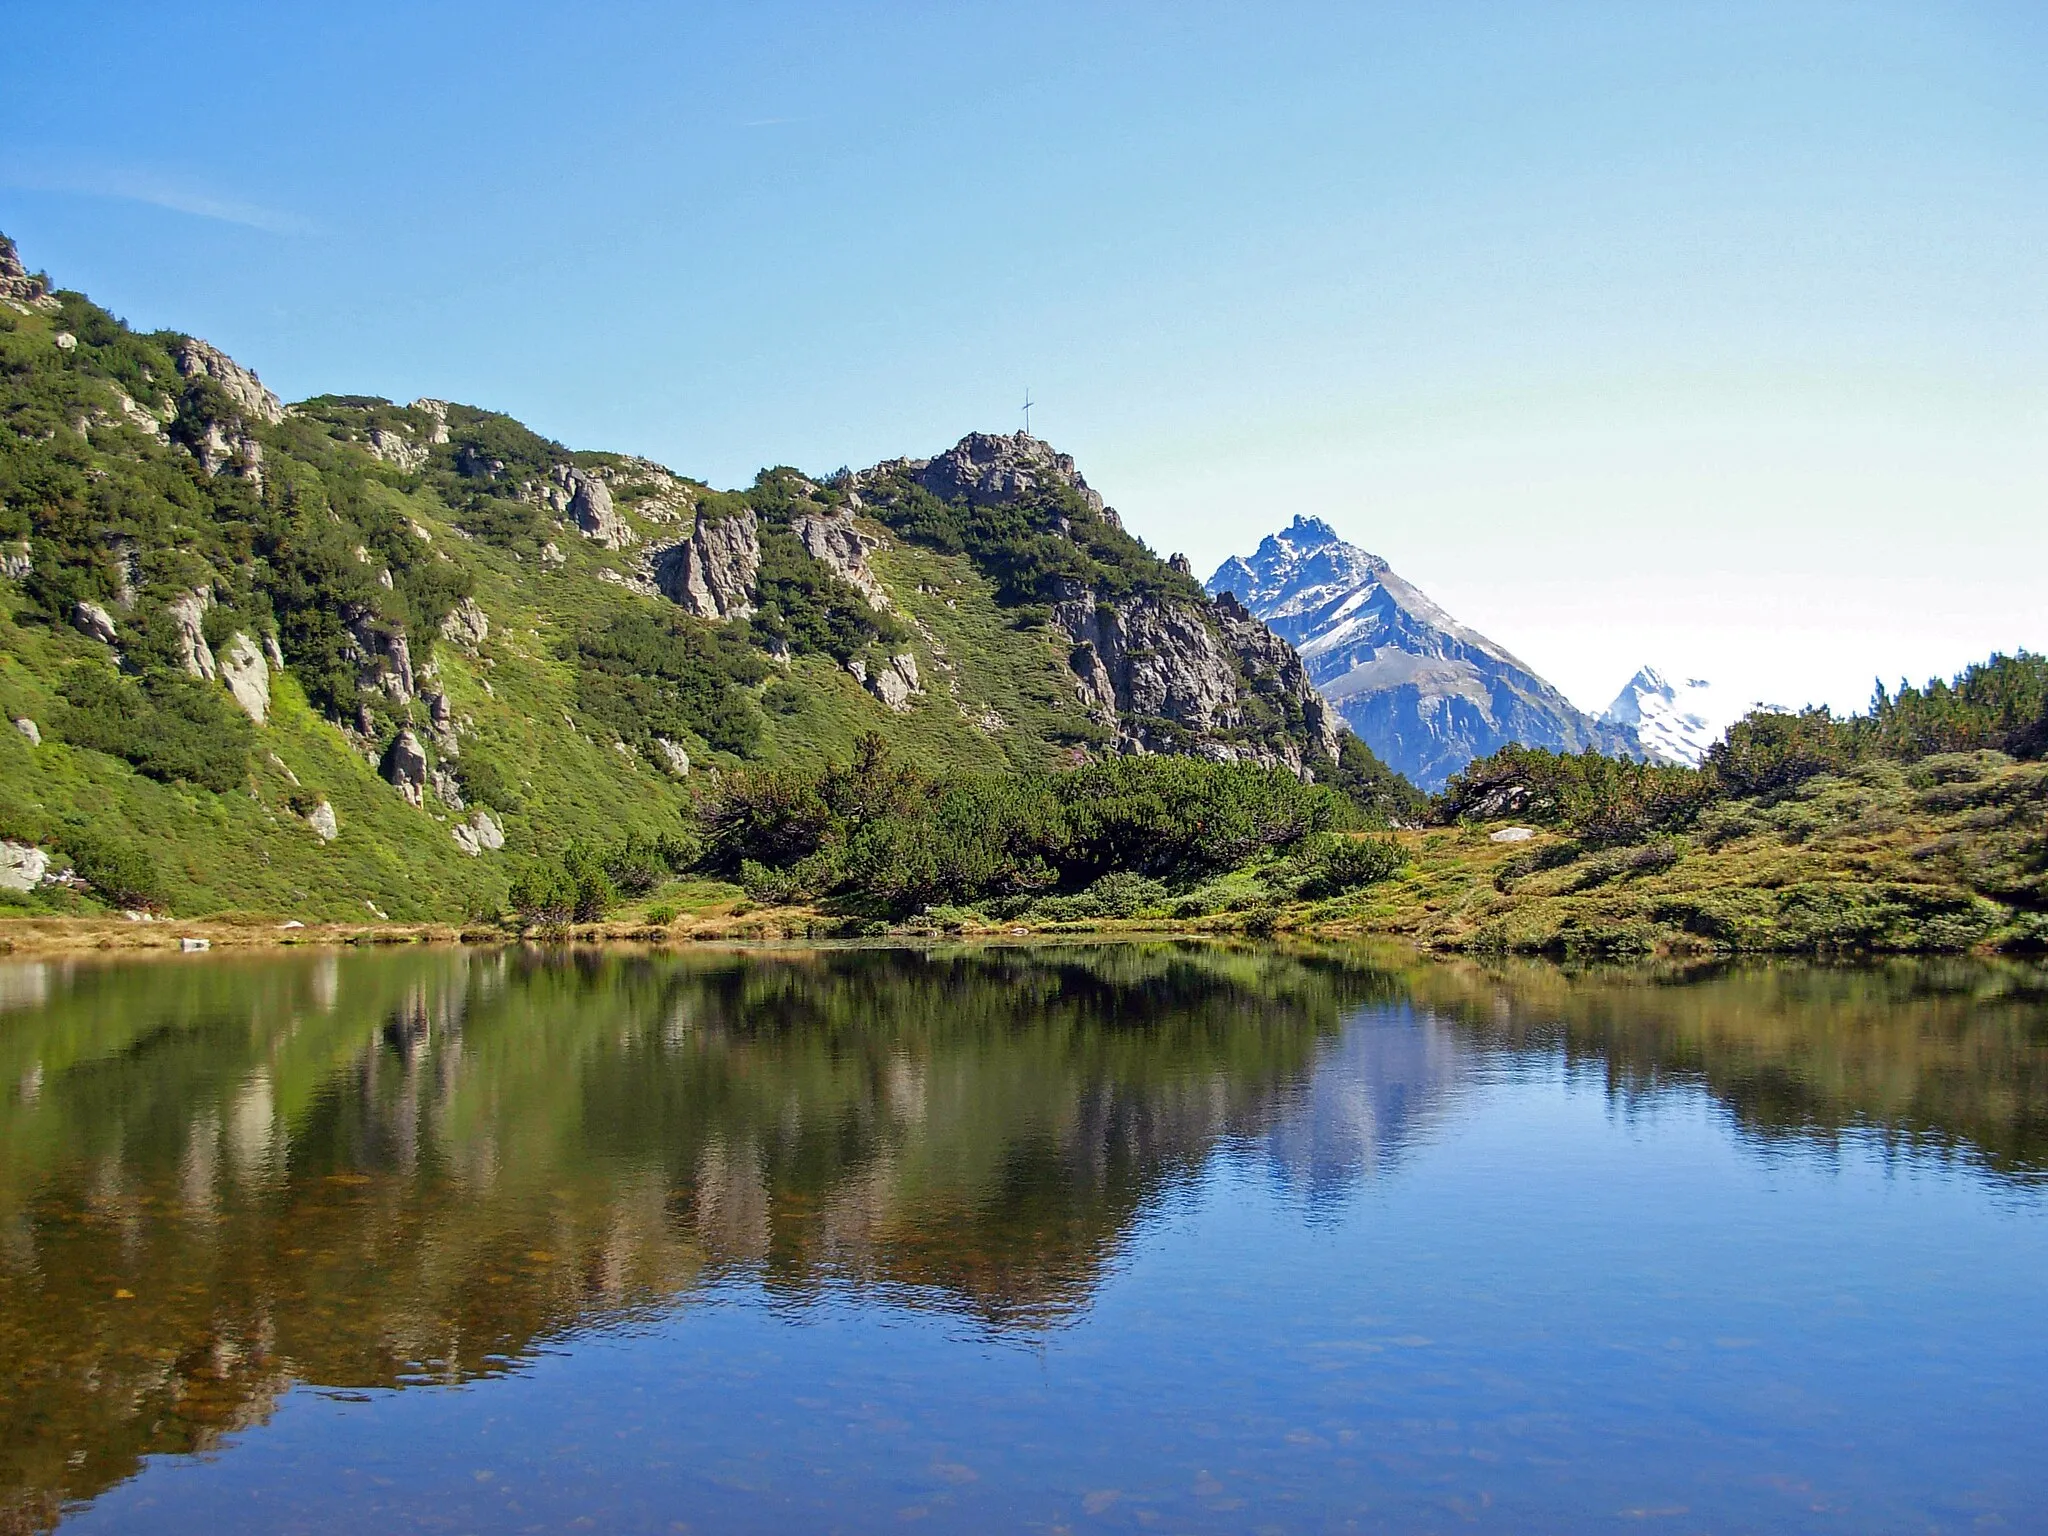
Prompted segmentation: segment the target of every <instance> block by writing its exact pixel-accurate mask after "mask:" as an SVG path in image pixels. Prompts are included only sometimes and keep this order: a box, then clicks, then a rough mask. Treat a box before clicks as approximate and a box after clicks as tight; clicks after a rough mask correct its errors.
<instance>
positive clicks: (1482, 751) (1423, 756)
mask: <svg viewBox="0 0 2048 1536" xmlns="http://www.w3.org/2000/svg"><path fill="white" fill-rule="evenodd" d="M1207 585H1208V589H1209V591H1210V592H1211V593H1215V594H1222V593H1226V592H1227V593H1231V594H1233V595H1234V596H1235V597H1236V598H1237V599H1238V600H1239V601H1240V602H1241V603H1242V605H1243V606H1244V607H1245V608H1246V609H1247V610H1248V611H1249V612H1250V613H1251V614H1252V615H1253V616H1254V617H1256V618H1258V619H1260V620H1262V621H1263V622H1264V623H1265V624H1266V625H1267V626H1268V627H1270V628H1271V629H1272V630H1273V632H1274V633H1276V634H1278V635H1279V636H1280V637H1281V638H1282V639H1283V640H1286V641H1287V642H1288V643H1289V644H1290V645H1292V646H1293V647H1294V648H1295V650H1296V651H1297V652H1298V653H1299V655H1300V657H1301V661H1302V664H1303V666H1304V667H1305V668H1306V669H1307V672H1308V676H1309V679H1310V680H1311V681H1312V682H1313V683H1314V684H1315V685H1316V687H1317V688H1318V689H1319V690H1321V692H1322V695H1323V697H1324V698H1326V699H1328V700H1329V702H1330V704H1331V705H1332V706H1333V707H1334V708H1335V709H1336V711H1337V713H1338V714H1339V715H1341V716H1342V717H1343V719H1344V721H1345V723H1346V724H1348V725H1349V726H1350V727H1351V729H1352V730H1354V731H1356V732H1357V733H1358V736H1359V739H1360V740H1362V741H1363V742H1364V743H1365V744H1366V745H1367V746H1368V747H1370V748H1372V750H1373V751H1374V752H1375V753H1377V754H1378V755H1379V756H1380V758H1381V759H1383V760H1384V761H1385V762H1386V763H1387V765H1388V766H1389V767H1391V768H1394V769H1395V770H1397V771H1398V772H1401V773H1403V774H1406V775H1407V776H1408V777H1409V778H1410V779H1412V780H1413V781H1414V782H1415V783H1417V784H1419V785H1421V786H1422V787H1423V788H1425V789H1438V788H1441V787H1442V786H1443V783H1444V781H1445V780H1446V779H1448V778H1449V777H1450V776H1451V775H1452V774H1454V773H1456V772H1457V771H1458V770H1459V769H1461V768H1463V767H1464V766H1465V764H1466V763H1468V762H1470V761H1471V760H1472V759H1473V758H1475V757H1484V756H1486V755H1487V754H1489V753H1491V752H1494V751H1496V750H1497V749H1499V748H1500V747H1502V746H1505V745H1507V744H1508V743H1509V742H1521V743H1523V744H1524V745H1527V746H1534V747H1548V748H1550V749H1552V750H1554V751H1560V752H1578V751H1582V750H1584V749H1585V748H1587V747H1589V746H1590V747H1597V748H1598V749H1600V750H1601V751H1604V752H1614V753H1625V754H1630V755H1633V754H1635V753H1636V751H1637V746H1636V742H1635V739H1634V737H1633V735H1632V734H1631V733H1630V732H1628V731H1626V730H1624V729H1622V728H1619V727H1616V726H1613V725H1608V724H1603V723H1602V722H1600V721H1597V720H1595V719H1593V718H1592V717H1591V716H1589V715H1587V714H1585V713H1584V712H1582V711H1581V710H1579V709H1577V708H1575V707H1574V706H1573V705H1572V703H1571V701H1570V700H1568V699H1567V698H1565V696H1564V695H1563V694H1562V693H1560V692H1559V691H1558V690H1557V689H1556V688H1554V687H1552V686H1551V685H1550V684H1549V683H1547V682H1545V681H1544V680H1543V679H1542V678H1540V677H1538V676H1537V675H1536V674H1535V673H1534V672H1532V671H1531V670H1530V669H1529V668H1528V667H1527V666H1526V665H1525V664H1523V663H1522V662H1521V661H1519V660H1517V659H1516V658H1515V657H1514V656H1512V655H1510V654H1509V653H1508V652H1507V651H1506V650H1505V649H1503V648H1502V647H1501V646H1499V645H1497V644H1495V643H1494V642H1493V641H1491V640H1489V639H1487V638H1486V636H1484V635H1482V634H1480V633H1479V632H1478V631H1477V630H1474V629H1470V628H1467V627H1466V626H1465V625H1463V624H1460V623H1459V622H1458V621H1457V620H1456V619H1454V618H1452V617H1451V616H1450V615H1449V614H1448V613H1446V612H1444V610H1443V609H1441V608H1439V607H1438V606H1437V605H1436V604H1435V603H1433V602H1431V601H1430V600H1429V599H1428V598H1427V597H1425V596H1423V594H1422V593H1420V592H1418V591H1417V590H1416V589H1415V588H1414V587H1412V586H1410V585H1409V584H1408V583H1407V582H1405V581H1403V580H1402V579H1401V578H1400V577H1399V576H1398V575H1396V574H1395V573H1394V571H1393V570H1392V569H1391V568H1390V567H1389V566H1388V564H1387V562H1386V561H1384V560H1382V559H1380V558H1379V556H1377V555H1372V554H1368V553H1367V552H1366V551H1364V550H1362V549H1360V548H1358V547H1357V546H1356V545H1352V544H1347V543H1345V542H1344V541H1343V540H1342V539H1340V538H1338V537H1337V534H1336V532H1335V530H1334V529H1332V528H1331V527H1330V525H1329V524H1328V523H1326V522H1323V521H1321V520H1320V519H1318V518H1311V517H1296V518H1295V519H1294V521H1293V522H1292V523H1291V524H1289V525H1288V527H1286V528H1285V529H1283V530H1282V531H1281V532H1279V533H1277V534H1274V535H1272V536H1271V537H1269V538H1267V539H1266V540H1264V541H1263V542H1262V543H1261V544H1260V545H1259V547H1258V550H1257V552H1256V553H1254V554H1253V555H1251V556H1250V557H1249V558H1239V557H1236V556H1233V557H1232V558H1230V559H1229V560H1226V561H1224V562H1223V564H1222V565H1221V566H1220V567H1218V569H1217V571H1216V574H1215V575H1213V576H1211V577H1210V578H1209V581H1208V584H1207Z"/></svg>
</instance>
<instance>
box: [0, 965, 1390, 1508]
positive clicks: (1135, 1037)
mask: <svg viewBox="0 0 2048 1536" xmlns="http://www.w3.org/2000/svg"><path fill="white" fill-rule="evenodd" d="M38 975H39V984H40V986H41V988H42V991H41V994H40V995H41V996H42V997H43V998H44V999H45V1001H43V1002H41V1003H40V1004H39V1005H37V1006H36V1007H35V1009H34V1011H32V1012H30V1013H27V1014H24V1013H22V1012H17V1013H16V1014H15V1016H14V1018H13V1019H12V1020H11V1021H10V1022H11V1024H12V1026H13V1027H12V1029H11V1030H10V1032H9V1033H8V1034H7V1035H6V1036H5V1037H4V1038H0V1071H5V1072H7V1073H8V1075H9V1076H10V1077H12V1079H13V1080H14V1081H16V1082H17V1083H25V1082H30V1081H32V1082H33V1084H34V1088H33V1092H29V1093H24V1092H17V1093H16V1094H15V1095H13V1097H12V1100H11V1102H9V1103H8V1104H7V1105H6V1107H5V1110H4V1112H0V1232H4V1234H5V1243H4V1261H0V1365H4V1366H5V1368H6V1371H7V1375H8V1378H9V1380H10V1382H11V1383H12V1385H11V1386H10V1388H9V1389H8V1393H7V1396H6V1399H5V1410H4V1416H0V1479H4V1483H5V1486H6V1487H7V1488H9V1489H11V1490H13V1493H12V1497H13V1501H14V1509H13V1513H12V1515H11V1516H8V1515H5V1514H0V1526H4V1525H6V1524H10V1523H11V1524H25V1525H27V1526H38V1525H44V1524H47V1523H49V1520H50V1519H51V1518H53V1516H54V1512H55V1509H56V1502H55V1501H57V1500H59V1499H61V1498H64V1497H78V1496H86V1495H89V1494H90V1493H92V1492H93V1491H95V1490H97V1489H99V1488H103V1487H105V1486H107V1485H108V1484H109V1483H111V1482H113V1481H116V1480H118V1479H120V1478H122V1477H124V1476H127V1475H129V1474H131V1473H132V1472H133V1470H134V1469H135V1467H136V1465H137V1463H138V1458H139V1457H140V1456H141V1455H143V1454H147V1453H150V1452H161V1451H172V1450H200V1449H204V1448H205V1447H207V1446H209V1445H211V1444H213V1443H215V1442H216V1441H217V1440H218V1438H219V1436H220V1435H222V1434H223V1433H226V1432H228V1431H231V1430H233V1429H235V1428H238V1427H241V1426H242V1425H244V1424H246V1423H249V1422H251V1421H253V1420H255V1419H260V1418H261V1417H263V1416H264V1415H265V1414H267V1412H268V1411H269V1407H270V1404H271V1402H272V1401H273V1399H274V1396H275V1394H276V1393H277V1392H278V1391H279V1390H281V1389H282V1388H283V1387H285V1386H286V1385H288V1384H289V1383H290V1382H292V1381H295V1380H304V1381H311V1382H316V1383H320V1384H323V1385H329V1386H362V1385H379V1384H397V1383H402V1382H407V1381H417V1380H436V1379H440V1380H450V1379H460V1378H462V1377H465V1376H471V1375H475V1374H479V1373H487V1372H490V1371H492V1370H496V1369H501V1368H503V1366H504V1364H505V1363H506V1362H507V1361H509V1360H511V1359H514V1358H516V1357H518V1356H520V1355H522V1354H524V1353H525V1352H527V1351H529V1350H530V1349H531V1348H532V1347H533V1344H534V1342H535V1341H536V1340H537V1339H539V1338H542V1337H545V1336H548V1335H550V1334H554V1333H558V1332H560V1331H562V1330H564V1329H567V1328H569V1327H572V1326H577V1325H588V1324H590V1323H592V1322H601V1321H604V1320H608V1319H609V1320H618V1319H628V1318H631V1317H634V1316H637V1315H640V1314H641V1313H642V1312H643V1311H645V1310H646V1309H648V1308H651V1307H655V1306H659V1305H662V1304H666V1303H667V1302H668V1301H669V1299H670V1298H672V1297H673V1296H675V1295H676V1294H677V1293H678V1292H681V1291H684V1290H687V1289H688V1288H689V1287H691V1286H692V1285H693V1284H695V1283H697V1281H698V1280H699V1278H700V1276H703V1275H705V1274H706V1273H707V1272H708V1273H714V1274H715V1273H718V1272H721V1271H725V1270H729V1269H733V1268H735V1267H745V1268H747V1269H748V1270H750V1271H752V1272H754V1273H757V1274H758V1275H759V1276H760V1278H761V1280H762V1282H763V1283H764V1284H766V1285H767V1286H769V1287H770V1288H771V1290H772V1291H773V1293H775V1294H777V1295H780V1296H783V1297H785V1298H787V1299H788V1300H789V1301H791V1302H792V1303H799V1304H800V1303H801V1301H802V1299H803V1298H804V1297H805V1296H807V1295H809V1294H811V1293H812V1292H814V1291H815V1290H816V1288H817V1287H818V1286H820V1285H821V1284H824V1283H828V1282H831V1281H835V1280H837V1281H840V1282H843V1283H853V1284H862V1285H884V1286H887V1287H889V1288H890V1289H891V1290H892V1292H894V1293H895V1294H897V1295H898V1296H899V1297H901V1298H902V1299H907V1300H911V1301H914V1302H916V1303H917V1304H921V1305H944V1306H951V1307H959V1308H962V1309H965V1310H967V1311H969V1312H970V1313H972V1314H975V1315H978V1316H980V1317H982V1318H983V1319H985V1320H986V1321H987V1322H988V1323H989V1324H991V1325H995V1326H1011V1325H1016V1324H1019V1323H1024V1324H1031V1323H1040V1324H1042V1323H1045V1322H1048V1321H1051V1320H1055V1319H1057V1318H1058V1317H1060V1316H1062V1315H1065V1314H1067V1313H1069V1312H1071V1311H1072V1310H1073V1309H1074V1308H1075V1307H1077V1306H1079V1305H1081V1304H1083V1302H1084V1301H1085V1299H1086V1297H1087V1295H1088V1293H1089V1291H1090V1288H1091V1287H1092V1285H1093V1284H1094V1283H1095V1281H1096V1278H1097V1276H1098V1275H1099V1273H1100V1268H1101V1265H1102V1262H1103V1260H1104V1258H1105V1257H1106V1256H1107V1255H1108V1254H1109V1253H1110V1252H1111V1251H1112V1250H1113V1249H1114V1246H1115V1244H1116V1243H1117V1241H1118V1240H1119V1237H1120V1235H1121V1233H1122V1232H1124V1231H1125V1230H1127V1228H1128V1224H1129V1221H1130V1219H1131V1216H1132V1215H1133V1213H1134V1212H1135V1211H1136V1210H1137V1209H1138V1208H1139V1207H1140V1206H1141V1205H1142V1204H1143V1203H1144V1202H1145V1201H1146V1200H1147V1199H1148V1198H1150V1197H1151V1195H1152V1194H1153V1192H1155V1191H1157V1190H1158V1189H1159V1188H1161V1187H1162V1186H1163V1185H1165V1184H1166V1183H1168V1182H1170V1181H1171V1180H1173V1179H1176V1178H1182V1177H1186V1176H1187V1175H1188V1174H1189V1173H1191V1172H1192V1171H1193V1170H1194V1169H1196V1168H1198V1167H1199V1166H1200V1165H1201V1163H1202V1162H1203V1160H1204V1158H1205V1157H1206V1155H1207V1152H1208V1149H1209V1148H1210V1146H1212V1145H1213V1143H1214V1142H1215V1140H1216V1138H1217V1137H1219V1136H1221V1135H1225V1134H1250V1133H1254V1132H1257V1131H1258V1130H1260V1129H1261V1128H1262V1127H1263V1126H1264V1125H1265V1124H1266V1123H1267V1120H1268V1119H1269V1118H1270V1113H1271V1110H1272V1107H1273V1105H1274V1104H1275V1103H1276V1102H1277V1101H1278V1096H1279V1093H1280V1091H1281V1090H1282V1089H1283V1088H1284V1086H1285V1085H1286V1084H1287V1083H1288V1082H1290V1081H1292V1080H1294V1079H1296V1078H1298V1077H1300V1075H1301V1074H1302V1073H1303V1071H1304V1070H1305V1068H1306V1066H1307V1063H1308V1062H1309V1060H1310V1059H1311V1056H1312V1054H1313V1050H1314V1045H1315V1042H1316V1040H1317V1039H1318V1038H1319V1037H1321V1036H1326V1035H1327V1034H1328V1033H1329V1032H1330V1031H1331V1030H1332V1029H1333V1028H1334V1027H1335V1024H1336V1021H1337V1018H1338V1015H1339V1008H1340V1005H1341V1004H1342V1003H1343V1002H1344V1001H1346V1000H1348V999H1349V998H1351V997H1353V996H1356V995H1357V994H1358V992H1359V990H1360V987H1361V981H1360V979H1359V978H1358V977H1356V976H1354V975H1352V974H1350V973H1347V972H1346V971H1344V970H1343V969H1342V968H1340V967H1335V966H1331V965H1327V964H1316V965H1304V964H1302V963H1299V962H1295V961H1289V960H1285V959H1282V958H1279V957H1276V956H1252V955H1236V954H1228V953H1223V952H1216V951H1199V950H1187V949H1181V948H1177V947H1172V946H1167V947H1160V948H1119V949H1114V950H1104V951H1096V952H1080V951H1062V952H1051V953H1049V952H1030V953H1025V952H996V953H981V954H965V953H962V954H950V955H948V954H936V955H922V954H906V953H902V952H861V951H842V952H829V953H828V952H813V953H808V954H802V955H788V956H779V957H752V958H737V957H731V956H703V957H691V958H688V959H682V960H678V959H676V958H673V957H670V958H654V957H640V958H621V957H597V956H591V955H584V954H574V955H568V956H544V955H538V954H520V955H485V956H478V955H471V954H457V955H397V956H376V957H362V958H358V959H351V960H348V961H345V962H341V963H339V964H338V965H337V964H336V963H335V962H334V961H333V960H332V959H331V958H329V959H328V960H325V961H320V962H314V963H313V964H310V965H308V964H304V963H296V964H295V963H279V962H274V961H273V962H268V963H261V964H247V965H241V964H233V963H231V964H228V965H221V966H204V967H202V966H183V967H174V966H169V965H166V966H161V967H129V968H114V969H98V968H85V969H82V970H79V971H76V972H75V973H72V974H70V975H54V974H53V973H50V972H42V973H38ZM19 990H22V989H19V988H17V991H19ZM10 995H11V994H10ZM0 1080H4V1079H0ZM78 1458H82V1459H78Z"/></svg>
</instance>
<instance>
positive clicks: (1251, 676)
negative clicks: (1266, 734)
mask: <svg viewBox="0 0 2048 1536" xmlns="http://www.w3.org/2000/svg"><path fill="white" fill-rule="evenodd" d="M1215 616H1216V623H1217V627H1218V628H1219V629H1221V630H1222V632H1223V639H1224V643H1225V644H1226V645H1228V646H1229V647H1230V649H1231V651H1232V653H1233V654H1234V655H1235V656H1236V657H1237V665H1238V669H1239V670H1240V671H1241V672H1242V673H1243V674H1244V677H1245V680H1246V681H1247V682H1249V683H1250V684H1251V687H1252V692H1253V693H1254V694H1256V695H1259V696H1261V697H1263V698H1268V699H1272V700H1275V701H1277V702H1278V703H1279V704H1280V706H1281V708H1282V709H1284V710H1287V711H1288V712H1290V714H1291V715H1296V716H1298V717H1299V718H1300V721H1301V725H1302V728H1303V729H1304V730H1305V731H1306V732H1307V734H1308V737H1309V740H1310V742H1311V743H1312V745H1313V746H1314V747H1315V748H1317V749H1319V750H1320V751H1321V752H1322V753H1324V754H1325V755H1327V756H1328V757H1330V758H1331V759H1332V760H1334V759H1335V758H1336V756H1337V750H1338V747H1339V745H1340V739H1341V736H1342V732H1343V724H1342V722H1341V721H1340V720H1339V719H1338V717H1337V712H1336V711H1335V710H1334V709H1332V708H1330V706H1329V704H1328V703H1327V702H1325V700H1324V698H1323V696H1322V694H1321V693H1320V692H1318V691H1317V689H1316V685H1315V683H1314V682H1313V681H1312V680H1311V679H1310V677H1309V675H1308V668H1306V667H1304V666H1303V665H1302V664H1301V658H1300V657H1299V656H1297V655H1296V654H1295V653H1294V647H1293V646H1291V645H1289V644H1288V643H1287V642H1286V641H1285V640H1282V639H1281V638H1280V637H1279V636H1278V635H1276V634H1274V633H1273V631H1272V630H1270V629H1268V628H1267V627H1266V626H1265V625H1264V624H1261V623H1260V622H1259V621H1258V620H1257V619H1255V618H1253V617H1252V616H1251V614H1250V613H1249V612H1247V611H1246V610H1245V608H1244V606H1243V605H1242V604H1240V603H1239V602H1237V601H1236V599H1234V598H1232V597H1230V595H1229V594H1228V593H1225V594H1224V595H1223V596H1222V597H1219V598H1218V599H1217V600H1216V604H1215Z"/></svg>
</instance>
